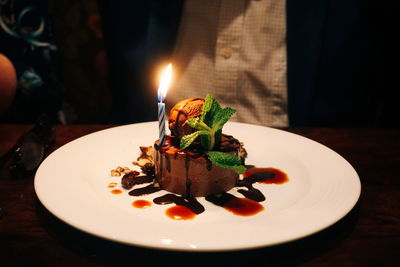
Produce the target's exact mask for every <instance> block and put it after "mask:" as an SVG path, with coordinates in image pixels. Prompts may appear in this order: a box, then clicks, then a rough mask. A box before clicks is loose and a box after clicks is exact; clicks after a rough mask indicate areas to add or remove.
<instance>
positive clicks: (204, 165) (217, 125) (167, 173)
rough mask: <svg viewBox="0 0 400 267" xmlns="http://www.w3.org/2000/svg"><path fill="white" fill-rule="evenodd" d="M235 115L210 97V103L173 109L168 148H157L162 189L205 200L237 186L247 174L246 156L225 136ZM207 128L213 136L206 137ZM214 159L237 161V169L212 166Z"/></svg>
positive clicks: (190, 101)
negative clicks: (228, 122) (240, 177)
mask: <svg viewBox="0 0 400 267" xmlns="http://www.w3.org/2000/svg"><path fill="white" fill-rule="evenodd" d="M208 107H210V108H208ZM207 109H208V110H207ZM233 112H234V110H233V109H230V108H225V109H222V108H221V107H220V106H219V104H218V103H217V102H216V101H215V100H214V99H213V98H212V96H210V95H208V96H207V98H206V99H201V98H190V99H186V100H183V101H180V102H178V103H177V104H176V105H175V106H174V107H173V108H172V109H171V112H170V116H169V119H168V120H169V128H170V130H171V135H169V136H167V139H166V142H165V144H164V145H161V146H160V144H159V143H158V141H156V142H155V144H154V157H153V158H154V163H155V178H156V180H157V182H158V183H159V185H160V187H161V188H162V189H164V190H166V191H169V192H172V193H175V194H178V195H182V196H193V197H202V196H208V195H212V194H219V193H223V192H226V191H229V190H230V189H232V188H233V187H235V186H236V184H237V182H238V179H239V174H240V173H243V172H244V171H245V168H244V166H243V165H242V164H243V163H244V159H245V157H246V152H245V150H244V148H243V145H242V144H241V143H240V142H239V141H238V140H237V139H236V138H234V137H233V136H230V135H226V134H222V126H223V124H224V123H225V122H226V121H227V120H228V119H229V117H230V116H231V115H232V114H233ZM205 113H206V114H205ZM207 115H208V116H207ZM218 120H220V121H218ZM200 123H202V124H204V125H200ZM207 128H208V130H209V132H210V133H206V130H207ZM196 133H198V134H196ZM188 142H189V143H190V144H188ZM224 154H225V155H224ZM213 155H214V156H215V155H217V157H221V155H222V157H227V160H228V161H229V160H233V161H235V159H236V162H235V163H234V165H235V167H234V168H231V165H229V164H228V165H224V162H223V163H222V164H219V163H220V162H219V163H218V162H216V161H215V160H214V162H212V160H213ZM217 161H218V160H217ZM222 161H224V159H223V160H222ZM225 163H226V162H225Z"/></svg>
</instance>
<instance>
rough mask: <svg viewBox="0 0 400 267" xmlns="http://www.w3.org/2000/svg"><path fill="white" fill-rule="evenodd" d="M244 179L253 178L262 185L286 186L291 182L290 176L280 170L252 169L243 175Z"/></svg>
mask: <svg viewBox="0 0 400 267" xmlns="http://www.w3.org/2000/svg"><path fill="white" fill-rule="evenodd" d="M243 178H244V179H248V178H252V179H255V180H256V182H258V183H262V184H284V183H286V182H288V181H289V178H288V175H287V174H286V173H285V172H283V171H282V170H280V169H276V168H272V167H268V168H251V169H249V170H247V171H246V172H245V173H244V174H243Z"/></svg>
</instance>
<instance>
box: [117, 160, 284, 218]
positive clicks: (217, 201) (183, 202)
mask: <svg viewBox="0 0 400 267" xmlns="http://www.w3.org/2000/svg"><path fill="white" fill-rule="evenodd" d="M161 158H162V157H161ZM186 162H188V163H187V166H186V168H187V170H188V169H189V167H190V166H189V160H188V158H187V160H186ZM269 170H270V171H269ZM277 173H283V172H282V171H280V170H278V169H274V168H255V167H254V168H251V169H249V170H248V171H247V172H246V173H245V174H244V175H243V177H244V178H243V179H241V180H238V182H237V185H236V187H244V188H240V189H238V190H237V192H238V193H240V194H242V195H243V196H244V197H245V198H238V197H236V196H234V195H232V194H230V193H227V192H224V193H221V194H217V195H209V196H206V198H205V199H206V200H207V201H209V202H210V203H213V204H214V205H217V206H220V207H224V208H226V209H227V210H230V211H232V210H236V211H235V212H234V213H235V214H237V215H243V216H247V215H254V214H256V213H258V212H259V211H261V210H262V209H263V208H260V207H259V206H260V204H258V202H262V201H264V200H265V196H264V195H263V193H262V192H261V191H260V190H258V189H256V188H254V186H253V184H254V183H259V182H261V183H265V182H273V180H274V179H275V178H280V177H278V176H276V174H277ZM187 174H188V172H186V176H187ZM283 174H284V173H283ZM186 178H187V180H186V181H187V187H188V190H190V179H188V177H186ZM286 178H287V177H286ZM122 181H123V182H122V184H123V187H124V188H125V189H131V188H132V187H133V186H135V185H141V184H145V183H148V185H147V186H144V187H140V188H136V189H133V190H131V191H129V195H131V196H143V195H148V194H152V193H155V192H158V191H160V190H161V187H160V185H159V184H158V183H157V182H156V181H155V177H154V176H147V175H146V176H137V175H136V174H126V175H124V176H123V177H122ZM251 200H252V201H255V202H253V204H252V202H251ZM153 202H154V203H155V204H158V205H167V204H175V205H179V206H184V207H186V208H188V209H190V210H191V211H192V212H194V213H195V214H201V213H203V212H204V210H205V209H204V206H203V205H201V204H200V203H199V202H198V201H197V199H196V198H195V197H192V196H190V194H188V195H187V196H178V195H175V194H172V193H167V194H165V195H163V196H160V197H157V198H155V199H154V200H153ZM232 203H235V204H234V205H236V206H237V207H232ZM242 205H243V206H246V208H245V209H243V210H240V206H242ZM257 205H258V206H257ZM261 207H262V206H261ZM238 210H239V212H238ZM252 210H254V212H252Z"/></svg>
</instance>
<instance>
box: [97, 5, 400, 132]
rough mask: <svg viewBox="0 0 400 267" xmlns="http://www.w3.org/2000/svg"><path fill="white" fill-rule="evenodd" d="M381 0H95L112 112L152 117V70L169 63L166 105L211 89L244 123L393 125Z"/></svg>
mask: <svg viewBox="0 0 400 267" xmlns="http://www.w3.org/2000/svg"><path fill="white" fill-rule="evenodd" d="M385 4H386V3H383V4H382V5H381V6H379V7H376V6H374V5H373V3H372V2H370V1H358V0H350V1H328V0H307V1H296V0H286V1H285V0H272V1H266V0H259V1H256V0H253V1H250V0H215V1H214V0H212V1H211V0H205V1H196V0H186V1H182V0H172V1H162V0H158V1H157V0H153V1H135V2H134V3H133V2H131V1H118V3H117V2H111V1H101V0H100V1H99V6H100V10H101V11H102V12H101V14H102V19H103V26H104V30H105V40H106V44H107V49H108V54H109V63H110V67H109V69H110V71H111V73H110V78H111V82H110V85H111V86H113V91H114V93H115V94H116V95H120V96H122V99H123V100H122V102H119V106H118V107H116V108H115V109H114V111H115V113H114V116H115V118H116V119H117V120H120V121H123V122H128V123H130V122H138V121H147V120H155V119H156V111H155V106H156V105H155V103H156V97H155V91H156V88H157V83H156V82H155V74H156V72H155V71H154V70H155V69H158V66H159V65H160V64H161V62H162V63H164V62H167V61H171V62H172V63H173V64H174V66H176V67H175V70H176V75H175V81H174V84H173V86H172V88H171V89H170V90H169V92H168V95H167V99H166V102H167V104H169V105H173V104H174V103H175V102H176V101H177V100H179V99H182V98H187V97H204V96H205V94H206V93H207V92H210V93H213V94H214V95H215V96H216V97H217V98H218V100H219V101H221V103H222V105H227V106H231V107H233V108H236V109H237V110H238V112H237V115H236V117H235V119H236V120H238V121H243V122H251V123H256V124H261V125H266V126H278V127H284V126H384V125H386V124H387V123H390V125H398V124H399V120H398V117H397V116H396V115H395V114H398V113H397V112H393V107H392V106H393V105H392V100H391V98H392V96H393V95H394V94H393V92H392V91H390V90H389V89H388V88H386V86H385V85H387V84H388V82H387V80H386V77H387V76H386V75H387V74H386V72H385V69H384V68H385V60H386V58H387V54H386V52H385V46H386V43H387V41H388V40H387V36H386V33H389V32H390V30H388V29H390V27H391V24H390V23H388V24H387V25H385V27H381V26H382V25H381V24H382V20H379V19H378V18H381V19H382V17H381V16H380V14H381V13H382V12H384V10H386V9H387V6H385ZM374 18H376V19H374ZM384 19H385V18H383V21H384ZM378 40H379V41H378ZM382 86H383V87H382Z"/></svg>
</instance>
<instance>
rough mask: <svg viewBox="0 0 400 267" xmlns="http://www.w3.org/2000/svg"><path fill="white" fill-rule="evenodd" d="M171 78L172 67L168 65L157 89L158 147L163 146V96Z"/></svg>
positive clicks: (164, 136) (164, 135)
mask: <svg viewBox="0 0 400 267" xmlns="http://www.w3.org/2000/svg"><path fill="white" fill-rule="evenodd" d="M171 76H172V65H171V64H169V65H168V66H167V68H166V69H165V70H164V72H163V74H162V75H161V82H160V86H159V87H158V93H157V97H158V129H159V140H158V144H159V146H162V145H164V143H165V138H166V133H165V103H164V100H165V96H166V95H167V91H168V88H169V84H170V83H171Z"/></svg>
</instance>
